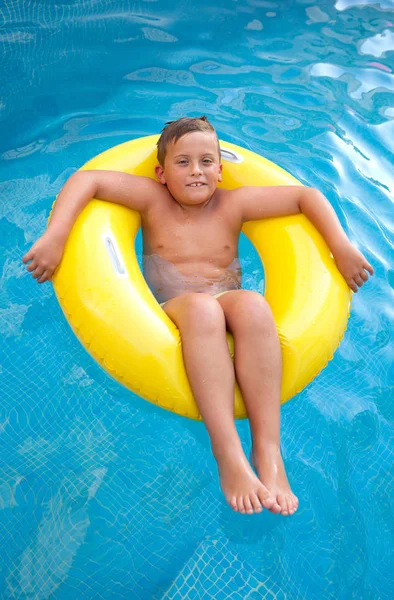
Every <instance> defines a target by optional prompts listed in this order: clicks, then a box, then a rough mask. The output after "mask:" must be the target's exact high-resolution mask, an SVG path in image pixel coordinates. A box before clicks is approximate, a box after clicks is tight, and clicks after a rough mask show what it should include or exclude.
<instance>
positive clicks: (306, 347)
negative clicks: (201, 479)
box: [53, 136, 351, 419]
mask: <svg viewBox="0 0 394 600" xmlns="http://www.w3.org/2000/svg"><path fill="white" fill-rule="evenodd" d="M157 139H158V136H149V137H144V138H140V139H136V140H133V141H131V142H127V143H124V144H121V145H119V146H116V147H114V148H111V149H110V150H107V151H106V152H104V153H102V154H100V155H99V156H97V157H95V158H94V159H92V160H91V161H89V162H88V163H87V164H86V165H84V166H83V167H82V169H107V170H118V171H125V172H127V173H134V174H136V175H145V176H149V177H152V178H153V177H154V166H155V164H156V163H157V161H156V141H157ZM221 148H222V151H223V156H222V160H223V182H222V184H221V185H222V186H223V187H226V188H234V187H239V186H242V185H266V186H270V185H294V184H296V185H297V184H298V185H301V184H300V183H299V182H298V181H297V180H296V179H294V177H292V176H291V175H289V174H288V173H286V172H285V171H284V170H283V169H281V168H279V167H278V166H276V165H275V164H273V163H271V162H270V161H268V160H266V159H264V158H262V157H261V156H258V155H257V154H254V153H253V152H250V151H248V150H245V149H244V148H240V147H238V146H234V145H233V144H228V143H224V142H221ZM139 227H140V216H139V214H138V213H136V212H135V211H132V210H129V209H127V208H125V207H123V206H119V205H116V204H112V203H109V202H103V201H99V200H92V201H91V202H90V203H89V204H88V206H87V207H86V208H85V209H84V210H83V211H82V213H81V214H80V215H79V217H78V219H77V221H76V223H75V225H74V227H73V229H72V231H71V234H70V236H69V239H68V240H67V243H66V247H65V251H64V256H63V259H62V262H61V264H60V266H59V268H58V269H57V271H56V272H55V275H54V277H53V283H54V288H55V291H56V295H57V298H58V300H59V303H60V305H61V307H62V309H63V312H64V314H65V316H66V318H67V319H68V321H69V323H70V325H71V327H72V329H73V331H74V332H75V334H76V335H77V336H78V338H79V340H80V341H81V343H82V344H83V346H84V347H85V348H86V349H87V350H88V351H89V352H90V354H91V355H92V356H93V358H94V359H95V360H96V361H97V362H98V363H99V364H100V365H101V366H102V367H103V368H104V369H105V370H106V371H107V373H109V375H111V376H112V377H113V378H115V379H116V380H117V381H119V382H120V383H122V384H123V385H125V386H126V387H127V388H129V389H130V390H132V391H133V392H135V393H136V394H138V395H140V396H142V397H143V398H145V399H146V400H148V401H150V402H153V403H155V404H157V405H159V406H161V407H163V408H165V409H167V410H170V411H173V412H176V413H178V414H179V415H183V416H185V417H189V418H192V419H201V416H200V414H199V411H198V408H197V405H196V403H195V401H194V398H193V395H192V393H191V390H190V386H189V382H188V379H187V376H186V372H185V368H184V364H183V359H182V347H181V340H180V335H179V331H178V329H177V328H176V327H175V325H174V324H173V323H172V321H171V320H170V319H169V318H168V317H167V315H166V314H165V313H164V311H163V310H162V309H161V308H160V306H159V304H158V303H157V301H156V300H155V298H154V296H153V295H152V293H151V292H150V290H149V288H148V286H147V284H146V283H145V280H144V277H143V275H142V273H141V271H140V268H139V265H138V262H137V257H136V254H135V250H134V240H135V236H136V234H137V231H138V229H139ZM243 232H244V233H245V234H246V235H247V237H248V238H249V239H250V240H251V242H252V243H253V244H254V246H255V247H256V249H257V252H258V253H259V256H260V258H261V260H262V263H263V265H264V270H265V279H266V289H265V297H266V299H267V301H268V302H269V304H270V306H271V308H272V311H273V314H274V317H275V321H276V324H277V328H278V331H279V336H280V341H281V347H282V357H283V382H282V393H281V400H282V402H286V401H287V400H289V399H290V398H291V397H292V396H294V395H295V394H297V393H298V392H299V391H300V390H302V389H303V388H304V387H305V386H306V385H307V384H308V383H309V382H310V381H311V380H312V379H313V378H314V377H315V376H316V375H317V374H318V373H319V372H320V371H321V369H322V368H323V367H325V365H326V364H327V362H328V361H329V360H330V359H331V358H332V356H333V354H334V351H335V349H336V348H337V346H338V344H339V343H340V340H341V338H342V337H343V334H344V331H345V329H346V323H347V319H348V316H349V307H350V298H351V292H350V290H349V288H348V286H347V284H346V282H345V280H344V279H343V277H342V276H341V274H340V273H339V271H338V270H337V268H336V265H335V263H334V260H333V258H332V256H331V254H330V251H329V249H328V247H327V245H326V244H325V242H324V240H323V238H322V237H321V235H320V234H319V233H318V232H317V231H316V229H315V228H314V227H313V226H312V224H311V223H310V222H309V221H308V220H307V219H306V217H304V215H296V216H291V217H281V218H275V219H266V220H263V221H253V222H249V223H246V224H245V226H244V228H243ZM228 341H229V346H230V351H231V353H233V341H232V338H231V336H230V335H229V336H228ZM235 416H236V418H243V417H245V416H246V411H245V406H244V403H243V401H242V397H241V394H240V391H239V389H238V388H237V389H236V394H235Z"/></svg>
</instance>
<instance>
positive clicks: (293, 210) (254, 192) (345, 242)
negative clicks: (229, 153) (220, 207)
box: [234, 186, 374, 292]
mask: <svg viewBox="0 0 394 600" xmlns="http://www.w3.org/2000/svg"><path fill="white" fill-rule="evenodd" d="M238 190H239V192H238V193H239V200H240V203H241V211H242V219H243V222H246V221H254V220H257V219H266V218H269V217H283V216H287V215H296V214H299V213H303V214H304V215H305V216H306V217H307V218H308V219H309V221H310V222H311V223H312V224H313V225H314V226H315V227H316V229H317V230H318V231H319V232H320V233H321V234H322V236H323V237H324V239H325V241H326V243H327V245H328V247H329V248H330V250H331V252H332V255H333V257H334V259H335V262H336V263H337V267H338V269H339V270H340V272H341V273H342V275H343V276H344V278H345V279H346V282H347V283H348V285H349V287H350V288H351V289H352V290H353V291H354V292H357V289H358V287H361V286H362V285H363V283H364V282H365V281H367V279H368V275H367V273H366V271H365V270H367V271H369V273H370V274H371V275H373V272H374V271H373V268H372V266H371V265H370V264H369V263H368V262H367V260H366V259H365V257H364V256H363V255H362V254H361V252H359V251H358V250H357V249H356V248H355V247H354V246H353V245H352V244H351V242H350V241H349V239H348V237H347V236H346V233H345V232H344V230H343V229H342V227H341V224H340V222H339V220H338V217H337V216H336V214H335V211H334V209H333V208H332V206H331V204H330V203H329V202H328V200H327V199H326V198H325V196H324V195H323V194H322V193H321V192H319V190H316V189H314V188H308V187H303V186H275V187H244V188H238ZM238 190H234V192H235V193H236V192H237V191H238Z"/></svg>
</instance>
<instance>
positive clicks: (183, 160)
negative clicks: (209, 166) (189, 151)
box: [178, 158, 187, 165]
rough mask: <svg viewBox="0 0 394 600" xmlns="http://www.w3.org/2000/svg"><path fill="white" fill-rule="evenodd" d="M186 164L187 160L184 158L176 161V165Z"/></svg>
mask: <svg viewBox="0 0 394 600" xmlns="http://www.w3.org/2000/svg"><path fill="white" fill-rule="evenodd" d="M186 164H187V160H186V159H185V158H181V160H178V165H186Z"/></svg>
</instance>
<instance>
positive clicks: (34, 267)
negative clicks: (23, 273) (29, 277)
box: [26, 260, 37, 273]
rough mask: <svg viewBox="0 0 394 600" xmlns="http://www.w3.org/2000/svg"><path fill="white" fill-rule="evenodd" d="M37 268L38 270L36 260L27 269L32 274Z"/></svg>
mask: <svg viewBox="0 0 394 600" xmlns="http://www.w3.org/2000/svg"><path fill="white" fill-rule="evenodd" d="M36 268H37V261H36V260H33V261H32V262H31V263H30V265H28V266H27V267H26V269H27V270H28V271H29V272H30V273H31V272H32V271H34V269H36Z"/></svg>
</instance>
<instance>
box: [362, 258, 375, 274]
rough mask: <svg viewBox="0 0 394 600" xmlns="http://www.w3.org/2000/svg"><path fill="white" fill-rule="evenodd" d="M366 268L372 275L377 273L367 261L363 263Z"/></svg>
mask: <svg viewBox="0 0 394 600" xmlns="http://www.w3.org/2000/svg"><path fill="white" fill-rule="evenodd" d="M363 267H364V269H366V270H367V271H369V273H370V274H371V275H373V274H374V273H375V271H374V270H373V267H372V265H370V264H369V262H367V261H365V262H364V264H363Z"/></svg>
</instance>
